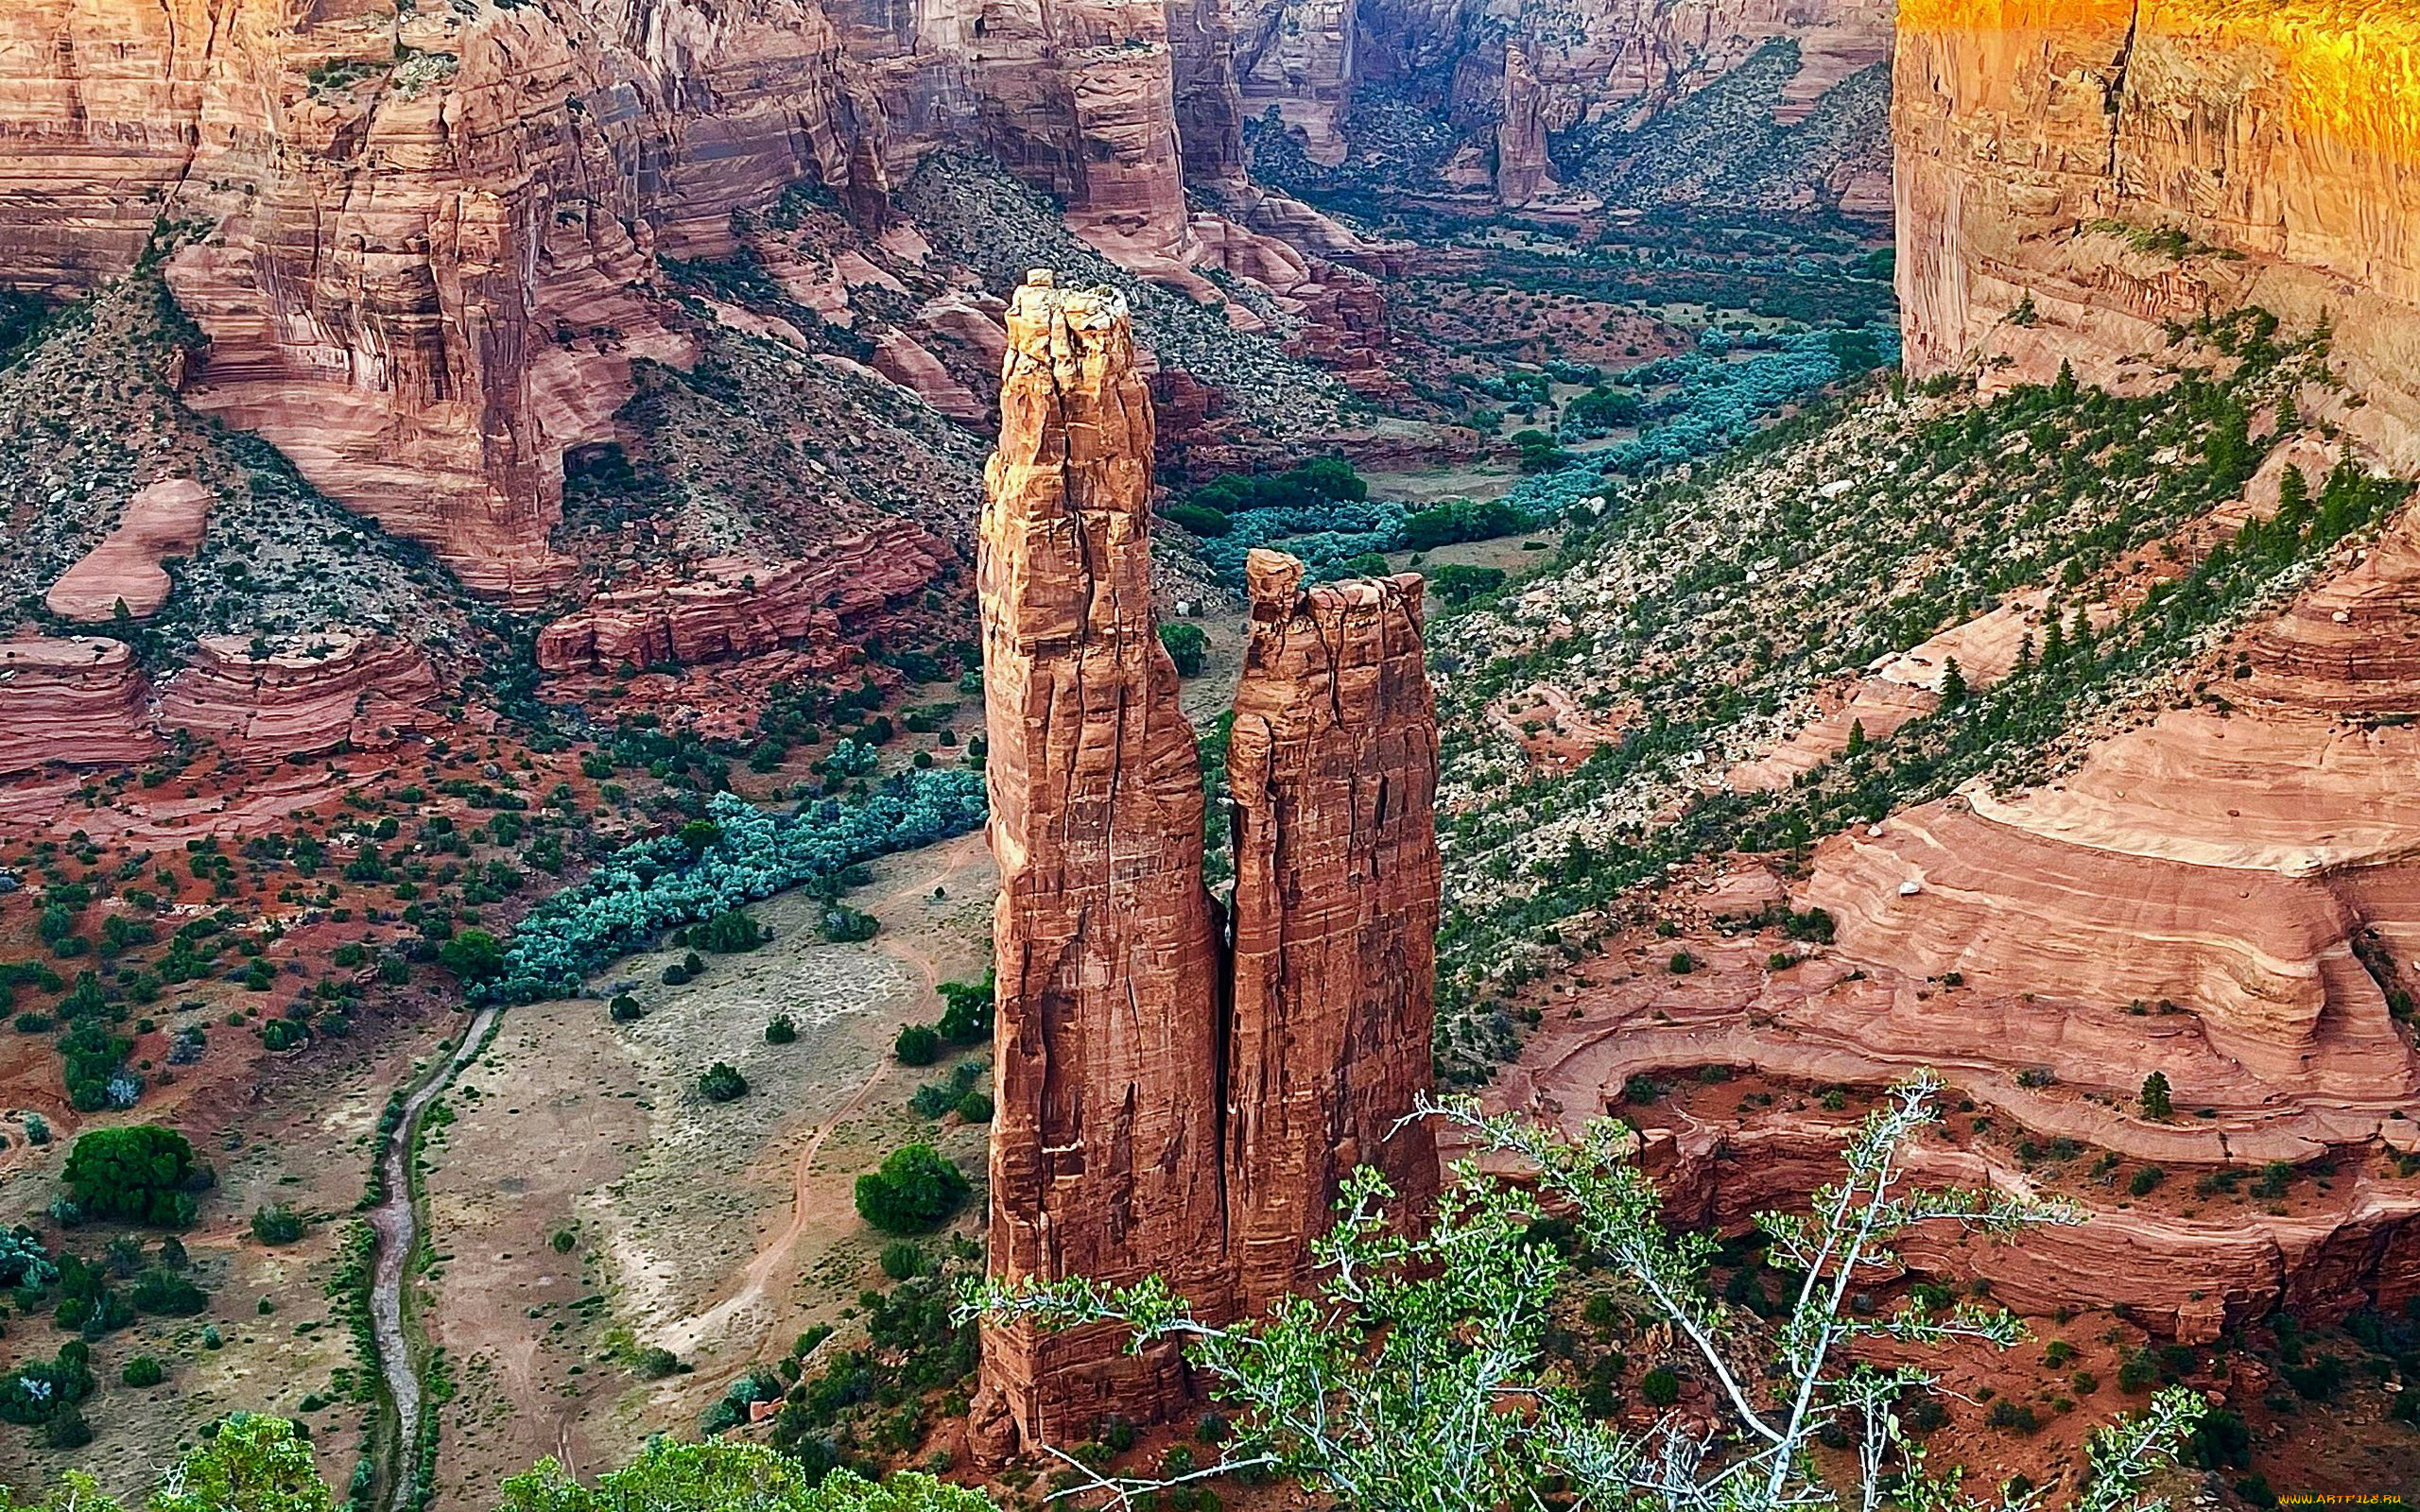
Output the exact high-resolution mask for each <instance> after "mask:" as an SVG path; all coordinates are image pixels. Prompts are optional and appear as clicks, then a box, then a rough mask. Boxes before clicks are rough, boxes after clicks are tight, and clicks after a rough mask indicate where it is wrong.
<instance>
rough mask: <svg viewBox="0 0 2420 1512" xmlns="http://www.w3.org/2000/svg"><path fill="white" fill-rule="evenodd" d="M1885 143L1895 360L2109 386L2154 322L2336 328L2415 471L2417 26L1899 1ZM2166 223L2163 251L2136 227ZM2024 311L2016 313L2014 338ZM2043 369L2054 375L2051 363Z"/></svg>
mask: <svg viewBox="0 0 2420 1512" xmlns="http://www.w3.org/2000/svg"><path fill="white" fill-rule="evenodd" d="M1895 73H1896V85H1895V95H1894V104H1893V112H1894V124H1893V137H1894V141H1895V146H1896V152H1897V160H1898V175H1897V178H1898V183H1897V197H1898V211H1899V240H1900V257H1899V281H1900V294H1901V299H1902V301H1903V304H1904V306H1905V316H1904V318H1905V323H1906V334H1907V353H1908V356H1907V360H1908V365H1909V368H1910V371H1911V372H1914V373H1916V374H1918V375H1920V376H1921V375H1926V374H1929V373H1933V372H1939V371H1942V370H1945V369H1951V368H1959V367H1963V366H1967V365H1971V364H1973V363H1975V362H1976V361H1978V360H1979V359H1982V360H1989V359H1991V358H1993V357H1996V356H1999V355H2007V356H2010V357H2013V358H2014V359H2015V362H2016V364H2017V368H2018V375H2019V376H2023V377H2031V376H2034V370H2035V369H2040V368H2043V367H2048V369H2050V370H2051V371H2055V370H2056V367H2057V363H2058V362H2059V361H2061V360H2070V361H2073V362H2074V363H2075V365H2076V367H2077V370H2078V371H2079V372H2080V373H2082V374H2083V375H2084V376H2085V377H2087V378H2096V377H2102V376H2105V375H2106V374H2107V373H2108V372H2109V371H2110V370H2112V369H2114V367H2115V365H2116V363H2117V361H2118V359H2119V358H2121V357H2123V356H2124V355H2125V354H2127V353H2129V352H2155V351H2158V350H2160V347H2161V345H2162V344H2163V340H2164V338H2163V336H2162V335H2161V327H2162V324H2163V323H2164V322H2168V321H2189V320H2191V319H2193V318H2196V317H2197V316H2199V315H2201V314H2202V313H2203V312H2204V310H2205V309H2208V308H2212V307H2217V308H2221V309H2226V308H2232V307H2235V306H2237V305H2239V304H2242V303H2245V302H2252V303H2257V304H2260V305H2263V306H2265V307H2267V308H2269V309H2271V310H2273V312H2275V313H2276V314H2277V315H2279V316H2280V317H2282V318H2285V319H2286V320H2287V321H2288V322H2289V323H2290V325H2292V326H2294V327H2296V328H2300V329H2308V328H2309V327H2311V326H2313V325H2315V324H2317V323H2318V322H2319V321H2320V320H2322V319H2328V320H2331V321H2332V322H2333V325H2334V328H2335V333H2336V355H2337V359H2338V362H2339V364H2340V366H2341V367H2342V369H2343V370H2344V372H2345V374H2346V376H2347V378H2348V379H2349V380H2350V381H2351V383H2352V384H2353V386H2354V388H2355V390H2356V391H2357V392H2358V393H2359V395H2360V396H2361V397H2362V398H2363V399H2365V400H2366V401H2367V402H2368V403H2367V404H2366V405H2365V406H2363V407H2362V408H2360V409H2358V410H2354V411H2351V412H2349V413H2347V414H2344V415H2342V416H2339V417H2336V418H2339V419H2340V420H2342V422H2343V423H2344V424H2345V425H2346V426H2347V428H2348V429H2351V430H2353V431H2354V432H2355V433H2356V434H2358V435H2359V436H2360V437H2361V438H2363V439H2365V440H2367V441H2368V442H2370V444H2372V445H2373V446H2375V447H2377V448H2378V449H2379V450H2380V451H2381V452H2382V453H2384V454H2385V455H2388V456H2389V457H2390V458H2392V459H2394V460H2396V461H2398V462H2400V463H2402V464H2404V465H2406V466H2420V379H2415V378H2414V377H2413V374H2414V373H2416V372H2420V17H2415V16H2414V15H2413V13H2412V12H2411V9H2409V8H2408V7H2403V6H2399V5H2388V4H2380V3H2369V0H2281V3H2278V4H2274V5H2267V6H2259V7H2242V6H2226V5H2221V4H2216V3H2213V0H2142V3H2140V4H2135V3H2134V0H2060V3H2057V4H2053V3H2051V0H1910V3H1909V4H1907V5H1905V6H1903V7H1902V8H1901V15H1900V26H1899V36H1898V52H1897V63H1896V68H1895ZM2163 228H2169V229H2173V230H2174V231H2178V232H2184V233H2185V235H2186V236H2187V237H2188V238H2190V239H2191V242H2192V243H2194V244H2196V245H2194V246H2192V247H2189V248H2187V249H2186V250H2185V251H2184V252H2183V253H2182V254H2181V255H2180V254H2178V253H2175V252H2171V251H2169V250H2163V249H2156V247H2155V246H2154V247H2152V248H2147V247H2145V246H2144V245H2142V242H2143V238H2141V237H2139V236H2130V235H2129V234H2127V232H2128V231H2129V230H2130V229H2139V230H2142V231H2155V230H2159V229H2163ZM2029 300H2030V301H2031V305H2032V310H2033V312H2034V316H2035V318H2033V319H2032V320H2031V322H2030V323H2013V322H2011V321H2010V320H2009V319H2008V317H2009V316H2010V314H2011V313H2012V312H2013V311H2015V310H2016V309H2018V308H2019V307H2020V306H2022V305H2024V304H2025V303H2026V302H2027V301H2029ZM2043 376H2048V374H2044V375H2043Z"/></svg>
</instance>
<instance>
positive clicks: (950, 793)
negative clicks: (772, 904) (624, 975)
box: [474, 752, 983, 1003]
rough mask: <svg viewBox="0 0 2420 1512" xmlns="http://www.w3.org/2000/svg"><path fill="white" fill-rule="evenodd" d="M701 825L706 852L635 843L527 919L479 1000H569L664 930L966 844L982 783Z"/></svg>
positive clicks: (948, 774)
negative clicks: (708, 831) (953, 843)
mask: <svg viewBox="0 0 2420 1512" xmlns="http://www.w3.org/2000/svg"><path fill="white" fill-rule="evenodd" d="M867 754H868V755H869V756H871V754H872V753H871V752H868V753H867ZM707 814H708V817H709V819H710V821H711V823H712V826H713V831H714V833H713V836H712V838H711V839H709V840H707V841H706V842H705V844H704V846H703V848H702V849H701V850H698V851H692V850H691V849H690V847H689V846H688V845H686V844H684V843H683V842H682V841H681V840H680V839H678V838H676V837H673V836H669V835H664V836H658V837H655V838H652V839H647V840H638V841H633V842H632V843H631V844H630V845H627V846H624V847H623V848H622V849H621V850H619V851H615V852H614V854H613V855H611V856H609V857H607V858H606V859H605V860H604V861H602V862H599V863H598V864H597V866H596V868H594V869H593V870H591V871H590V873H589V874H588V876H587V877H585V878H584V879H582V880H581V881H580V882H579V883H577V884H575V885H572V886H570V887H566V888H564V889H563V890H562V892H560V893H558V894H556V895H555V896H554V897H553V898H552V899H549V900H548V901H547V902H544V903H542V904H540V905H539V906H538V907H537V908H536V909H534V910H532V911H531V912H530V914H529V916H528V917H527V918H526V919H523V920H522V921H521V924H520V926H519V927H518V928H517V929H515V930H514V931H513V933H512V938H511V941H510V945H509V946H508V947H507V948H506V951H505V960H504V966H503V970H502V971H500V972H499V973H498V974H497V975H496V976H495V977H494V978H493V980H491V981H488V982H485V983H483V984H481V985H480V987H479V988H478V989H477V991H476V992H475V994H474V995H475V997H477V998H478V999H479V1000H480V1001H491V1000H492V1001H497V1002H505V1003H532V1002H536V1001H537V1000H539V999H541V998H548V997H568V996H571V995H573V994H575V993H577V992H578V991H579V980H580V978H581V977H582V976H583V975H585V974H586V973H587V972H589V971H595V970H596V968H598V967H600V966H602V965H604V964H605V963H606V962H607V961H610V960H612V959H614V957H615V956H619V955H628V954H631V953H633V952H635V951H638V950H641V949H644V948H646V947H648V946H649V945H651V944H653V943H654V942H655V941H656V940H657V939H659V938H661V937H662V936H663V935H664V932H665V931H666V930H668V929H671V928H674V927H676V926H679V925H683V924H690V923H695V922H697V921H699V920H701V919H713V918H714V917H716V916H717V915H718V914H721V913H724V912H726V911H728V910H730V909H733V908H736V907H738V906H740V905H741V904H743V903H748V902H755V901H756V900H758V899H761V898H769V897H771V896H772V895H773V894H774V893H777V892H781V891H784V890H786V889H787V888H790V887H795V886H798V885H801V884H804V883H806V882H808V881H809V880H811V879H814V878H818V877H821V878H838V876H839V875H840V874H841V873H842V872H844V871H845V870H847V868H850V867H851V866H853V865H856V864H857V863H859V862H863V861H868V860H871V859H872V858H873V857H875V856H879V855H887V854H889V853H890V852H891V851H903V850H910V849H913V848H915V847H917V846H921V845H927V844H930V843H931V842H933V841H935V840H940V839H944V838H947V837H948V836H950V835H953V834H963V833H966V832H967V831H968V830H971V829H974V828H975V827H976V826H977V825H978V824H980V823H981V822H982V820H983V778H982V776H981V774H980V773H977V772H969V771H940V770H934V771H925V772H915V773H909V774H905V775H902V776H900V777H896V778H892V779H890V780H888V781H886V782H883V783H882V784H881V785H880V786H879V787H877V788H876V789H875V790H874V791H873V793H870V794H868V795H867V796H866V797H865V798H863V799H856V800H853V801H850V802H848V803H843V802H841V801H840V800H839V799H817V800H811V801H809V802H806V803H804V804H801V805H800V807H799V808H798V810H797V811H796V812H795V813H792V814H787V815H785V814H774V813H769V812H767V811H765V810H762V809H759V808H757V807H755V806H754V805H753V804H751V803H749V802H748V801H747V800H746V799H741V798H738V797H736V796H735V795H733V794H730V793H717V794H716V795H714V797H713V798H712V799H709V800H708V807H707Z"/></svg>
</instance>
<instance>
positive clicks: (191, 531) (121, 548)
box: [43, 478, 210, 625]
mask: <svg viewBox="0 0 2420 1512" xmlns="http://www.w3.org/2000/svg"><path fill="white" fill-rule="evenodd" d="M209 518H210V490H209V489H207V488H205V487H204V486H202V485H201V484H199V483H197V482H195V481H194V480H193V479H191V478H170V479H167V480H165V481H164V482H159V483H154V484H152V485H151V486H150V487H149V488H147V489H145V490H142V491H141V492H139V493H137V494H136V495H135V496H134V497H133V498H131V499H129V500H128V501H127V504H126V513H125V514H124V515H123V516H122V517H121V518H120V519H119V521H118V524H117V528H116V529H114V530H112V531H111V532H110V533H109V535H108V536H107V537H105V538H104V539H103V540H102V541H101V543H100V544H99V545H96V546H95V547H94V548H93V549H92V550H91V551H89V552H87V553H85V554H84V557H83V558H82V559H81V560H79V561H78V562H77V563H76V565H75V566H73V567H70V568H68V569H67V571H65V572H64V573H61V575H60V577H59V581H57V582H55V583H53V584H51V585H50V592H49V593H46V594H44V595H43V603H44V604H45V605H47V606H48V607H49V610H50V611H51V612H52V613H53V614H56V615H58V616H60V617H61V619H66V620H73V621H74V622H76V623H77V624H78V625H98V624H102V623H104V622H105V621H108V620H111V619H114V618H115V617H116V616H117V610H118V606H119V605H121V604H123V605H125V606H126V611H127V613H129V614H130V615H132V616H133V617H134V618H136V619H143V618H146V617H147V616H149V615H152V614H156V613H158V612H159V611H160V609H161V606H163V605H164V604H166V603H167V602H168V592H169V588H170V586H171V585H170V584H169V581H168V575H167V573H166V572H165V571H164V570H163V569H162V568H161V566H160V558H163V557H182V556H186V555H188V554H190V553H191V552H192V551H193V549H194V548H195V547H197V546H199V545H200V544H201V532H202V527H203V525H204V524H205V523H206V522H207V521H208V520H209Z"/></svg>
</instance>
